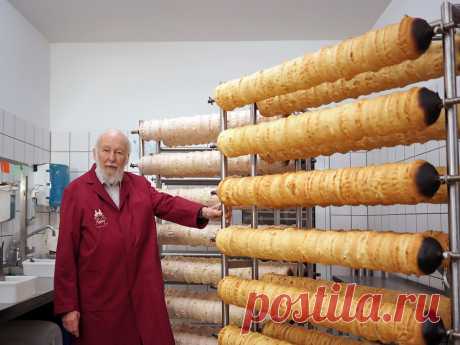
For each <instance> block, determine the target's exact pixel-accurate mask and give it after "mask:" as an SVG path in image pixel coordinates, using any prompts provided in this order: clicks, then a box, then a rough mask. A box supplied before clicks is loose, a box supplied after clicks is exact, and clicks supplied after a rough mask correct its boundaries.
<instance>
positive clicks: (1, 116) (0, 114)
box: [0, 109, 5, 133]
mask: <svg viewBox="0 0 460 345" xmlns="http://www.w3.org/2000/svg"><path fill="white" fill-rule="evenodd" d="M4 121H5V110H3V109H0V133H4V132H3V130H4Z"/></svg>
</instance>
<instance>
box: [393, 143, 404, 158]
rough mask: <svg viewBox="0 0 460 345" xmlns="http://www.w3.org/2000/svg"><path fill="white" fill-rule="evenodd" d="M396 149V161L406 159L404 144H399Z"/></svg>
mask: <svg viewBox="0 0 460 345" xmlns="http://www.w3.org/2000/svg"><path fill="white" fill-rule="evenodd" d="M394 151H395V161H397V162H398V161H402V160H404V146H403V145H398V146H396V147H395V148H394Z"/></svg>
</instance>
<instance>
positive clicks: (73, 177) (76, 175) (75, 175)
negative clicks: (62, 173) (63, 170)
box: [70, 172, 84, 181]
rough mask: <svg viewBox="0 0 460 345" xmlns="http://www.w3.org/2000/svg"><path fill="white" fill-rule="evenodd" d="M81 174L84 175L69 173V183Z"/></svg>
mask: <svg viewBox="0 0 460 345" xmlns="http://www.w3.org/2000/svg"><path fill="white" fill-rule="evenodd" d="M83 174H84V173H83V172H71V173H70V181H73V180H75V179H76V178H77V177H80V176H81V175H83Z"/></svg>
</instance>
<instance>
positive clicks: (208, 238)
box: [157, 223, 220, 247]
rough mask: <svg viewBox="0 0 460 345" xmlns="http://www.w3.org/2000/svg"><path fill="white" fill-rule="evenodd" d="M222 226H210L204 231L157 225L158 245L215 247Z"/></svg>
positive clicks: (178, 226) (173, 224)
mask: <svg viewBox="0 0 460 345" xmlns="http://www.w3.org/2000/svg"><path fill="white" fill-rule="evenodd" d="M219 230H220V225H217V224H210V225H208V226H206V227H205V228H204V229H196V228H190V227H187V226H182V225H179V224H175V223H161V224H157V234H158V243H159V244H162V245H165V244H169V245H185V246H207V247H215V245H216V243H215V238H216V234H217V231H219Z"/></svg>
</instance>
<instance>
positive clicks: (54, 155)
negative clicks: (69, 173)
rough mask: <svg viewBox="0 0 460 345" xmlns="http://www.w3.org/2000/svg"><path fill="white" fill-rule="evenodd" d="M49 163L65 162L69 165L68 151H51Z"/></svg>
mask: <svg viewBox="0 0 460 345" xmlns="http://www.w3.org/2000/svg"><path fill="white" fill-rule="evenodd" d="M51 163H56V164H65V165H67V166H69V164H70V155H69V152H51Z"/></svg>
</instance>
